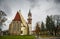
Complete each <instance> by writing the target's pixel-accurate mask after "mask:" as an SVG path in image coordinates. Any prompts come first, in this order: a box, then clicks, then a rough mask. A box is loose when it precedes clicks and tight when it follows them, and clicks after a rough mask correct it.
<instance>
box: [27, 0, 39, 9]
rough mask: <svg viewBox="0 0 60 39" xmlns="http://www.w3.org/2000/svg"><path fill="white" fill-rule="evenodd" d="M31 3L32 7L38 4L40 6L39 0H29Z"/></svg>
mask: <svg viewBox="0 0 60 39" xmlns="http://www.w3.org/2000/svg"><path fill="white" fill-rule="evenodd" d="M27 1H28V2H29V3H30V8H34V7H36V6H39V4H38V3H39V0H27Z"/></svg>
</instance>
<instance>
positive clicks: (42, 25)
mask: <svg viewBox="0 0 60 39" xmlns="http://www.w3.org/2000/svg"><path fill="white" fill-rule="evenodd" d="M44 29H45V27H44V23H43V22H42V23H41V30H42V31H44Z"/></svg>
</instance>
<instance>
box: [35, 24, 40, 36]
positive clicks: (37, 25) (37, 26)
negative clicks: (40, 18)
mask: <svg viewBox="0 0 60 39" xmlns="http://www.w3.org/2000/svg"><path fill="white" fill-rule="evenodd" d="M39 26H40V25H39V23H36V28H35V31H36V34H37V35H39V33H40V27H39Z"/></svg>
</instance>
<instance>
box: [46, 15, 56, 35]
mask: <svg viewBox="0 0 60 39" xmlns="http://www.w3.org/2000/svg"><path fill="white" fill-rule="evenodd" d="M46 28H47V30H48V31H49V32H50V33H51V34H53V33H52V32H53V31H54V29H55V25H54V21H53V20H52V17H50V16H47V18H46Z"/></svg>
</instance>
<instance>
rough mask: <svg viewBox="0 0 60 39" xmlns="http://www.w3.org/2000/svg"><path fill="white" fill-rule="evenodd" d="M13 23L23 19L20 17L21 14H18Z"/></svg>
mask: <svg viewBox="0 0 60 39" xmlns="http://www.w3.org/2000/svg"><path fill="white" fill-rule="evenodd" d="M13 21H21V17H20V14H19V12H17V14H16V16H15V18H14V19H13Z"/></svg>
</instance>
